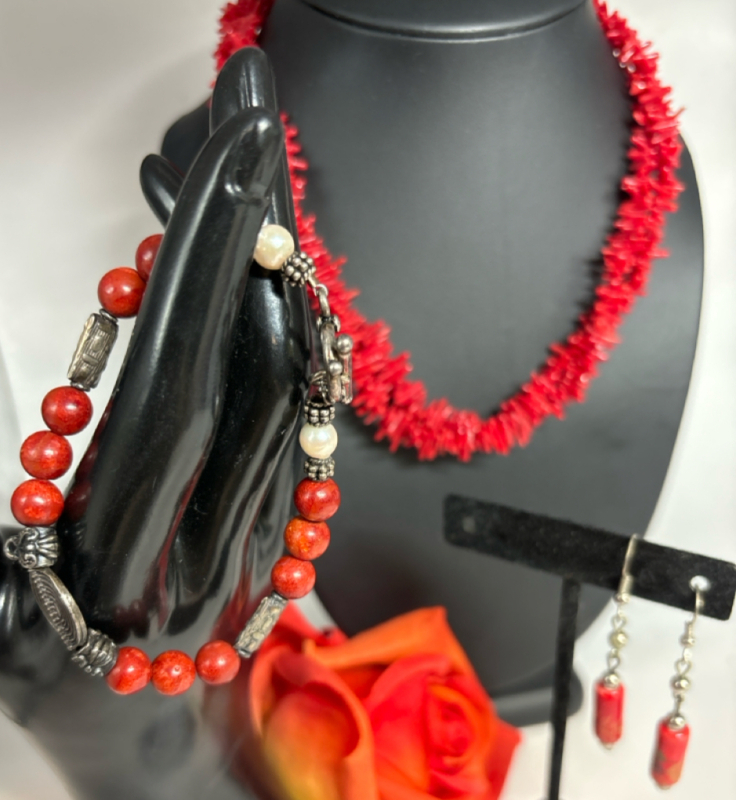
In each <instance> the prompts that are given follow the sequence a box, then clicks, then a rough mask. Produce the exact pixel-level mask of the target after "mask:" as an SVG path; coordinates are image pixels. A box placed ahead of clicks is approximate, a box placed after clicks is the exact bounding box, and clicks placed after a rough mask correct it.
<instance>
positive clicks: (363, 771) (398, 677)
mask: <svg viewBox="0 0 736 800" xmlns="http://www.w3.org/2000/svg"><path fill="white" fill-rule="evenodd" d="M247 680H248V691H247V692H246V693H243V696H242V699H241V703H242V704H241V705H240V707H237V706H236V707H234V708H233V709H232V711H233V714H234V717H235V718H234V719H233V720H232V721H233V723H234V724H236V725H238V727H239V729H240V730H241V731H242V730H243V729H245V730H246V731H247V738H246V740H245V741H244V753H243V755H244V756H245V757H246V758H247V760H248V762H249V763H250V765H251V772H252V773H253V772H256V773H257V779H256V784H257V788H258V790H259V794H260V795H261V796H262V797H268V798H270V800H430V798H445V799H447V800H449V798H458V800H459V799H460V798H462V799H463V800H495V798H497V797H498V796H499V794H500V792H501V789H502V787H503V782H504V779H505V777H506V772H507V770H508V767H509V764H510V761H511V757H512V755H513V752H514V748H515V747H516V745H517V744H518V743H519V739H520V735H519V732H518V731H517V730H516V729H515V728H512V727H511V726H510V725H507V724H506V723H504V722H502V721H501V720H499V719H498V717H497V716H496V714H495V712H494V710H493V705H492V704H491V701H490V700H489V698H488V697H487V695H486V693H485V692H484V690H483V688H482V687H481V685H480V683H479V682H478V678H477V677H476V675H475V673H474V671H473V668H472V667H471V665H470V662H469V661H468V659H467V656H466V655H465V653H464V652H463V650H462V648H461V647H460V645H459V643H458V641H457V640H456V639H455V637H454V636H453V634H452V631H451V630H450V629H449V627H448V625H447V620H446V617H445V611H444V609H442V608H428V609H421V610H419V611H414V612H412V613H409V614H405V615H403V616H401V617H397V618H396V619H393V620H391V621H389V622H386V623H384V624H383V625H379V626H378V627H376V628H373V629H371V630H369V631H365V632H364V633H361V634H359V635H358V636H355V637H354V638H352V639H346V637H345V636H344V635H343V634H342V633H341V632H339V631H331V632H328V633H321V632H319V631H317V630H315V629H314V628H312V627H311V626H310V625H309V623H308V622H306V620H305V619H304V617H303V616H302V615H301V613H300V612H299V611H298V609H297V608H296V607H295V606H294V605H293V604H291V605H290V606H289V608H287V610H286V611H285V612H284V614H283V616H282V618H281V621H280V622H279V624H278V625H277V627H276V629H275V630H274V632H273V633H272V634H271V636H270V637H269V638H268V640H267V641H266V642H265V643H264V645H263V647H262V648H261V650H260V651H259V652H258V654H257V655H256V656H255V658H254V659H253V663H252V667H251V671H250V674H249V676H248V679H247Z"/></svg>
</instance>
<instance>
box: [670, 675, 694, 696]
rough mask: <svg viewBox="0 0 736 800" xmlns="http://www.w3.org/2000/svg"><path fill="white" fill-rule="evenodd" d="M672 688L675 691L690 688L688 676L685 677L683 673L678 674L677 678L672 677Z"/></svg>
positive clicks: (683, 690)
mask: <svg viewBox="0 0 736 800" xmlns="http://www.w3.org/2000/svg"><path fill="white" fill-rule="evenodd" d="M671 683H672V688H673V689H674V690H675V691H676V692H678V693H679V692H686V691H687V690H688V689H689V688H690V685H691V684H690V678H686V677H685V676H684V675H680V676H679V677H677V678H673V679H672V681H671Z"/></svg>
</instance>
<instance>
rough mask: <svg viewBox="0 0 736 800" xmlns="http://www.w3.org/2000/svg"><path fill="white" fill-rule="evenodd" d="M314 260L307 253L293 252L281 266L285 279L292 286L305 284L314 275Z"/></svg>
mask: <svg viewBox="0 0 736 800" xmlns="http://www.w3.org/2000/svg"><path fill="white" fill-rule="evenodd" d="M315 272H316V267H315V265H314V261H312V259H311V258H310V257H309V256H308V255H307V254H306V253H303V252H302V253H292V254H291V255H290V256H289V257H288V258H287V259H286V261H285V262H284V264H283V266H282V267H281V274H282V275H283V276H284V280H285V281H286V282H287V283H288V284H290V285H291V286H304V285H305V284H306V283H307V281H308V280H309V279H310V278H312V277H314V274H315Z"/></svg>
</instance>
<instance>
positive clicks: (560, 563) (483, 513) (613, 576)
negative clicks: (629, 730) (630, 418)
mask: <svg viewBox="0 0 736 800" xmlns="http://www.w3.org/2000/svg"><path fill="white" fill-rule="evenodd" d="M444 530H445V538H446V539H447V541H448V542H449V543H450V544H454V545H457V546H458V547H465V548H469V549H470V550H475V551H476V552H478V553H485V554H486V555H491V556H496V557H497V558H502V559H505V560H506V561H511V562H513V563H515V564H520V565H523V566H526V567H532V568H533V569H538V570H542V571H544V572H549V573H552V574H553V575H559V576H561V577H562V579H563V580H562V589H561V592H560V612H559V618H558V623H557V648H556V658H555V677H554V687H553V691H554V695H553V704H552V716H551V722H552V730H553V734H554V736H553V742H552V754H551V759H550V769H549V791H548V795H547V800H559V796H560V775H561V773H562V753H563V748H564V745H565V729H566V726H567V716H568V709H569V703H570V686H571V681H572V679H573V670H572V660H573V654H574V651H575V636H576V629H577V621H578V606H579V600H580V589H581V586H582V584H583V583H587V584H591V585H593V586H599V587H601V588H602V589H609V590H611V591H615V590H616V588H617V586H618V584H619V581H620V578H621V572H622V569H623V563H624V558H625V555H626V550H627V548H628V542H629V540H628V539H627V538H626V537H623V536H620V535H619V534H615V533H608V532H607V531H602V530H597V529H595V528H587V527H584V526H583V525H575V524H573V523H570V522H564V521H562V520H556V519H551V518H549V517H544V516H541V515H538V514H528V513H526V512H523V511H517V510H515V509H512V508H508V507H506V506H500V505H497V504H495V503H482V502H479V501H478V500H470V499H467V498H464V497H458V496H457V495H449V496H448V497H447V498H446V499H445V504H444ZM630 570H631V576H632V578H633V588H632V591H631V593H632V594H634V595H636V596H637V597H643V598H644V599H645V600H653V601H654V602H655V603H663V604H665V605H668V606H673V607H674V608H682V609H685V610H687V611H691V610H692V609H693V606H694V594H693V590H692V588H691V587H690V581H691V580H692V578H694V577H695V576H702V577H704V578H707V579H708V581H709V583H710V586H709V588H708V591H707V592H705V595H704V598H705V603H704V605H703V609H702V611H701V614H702V615H703V616H706V617H713V618H714V619H720V620H727V619H728V618H729V617H730V616H731V609H732V607H733V600H734V594H736V564H731V563H729V562H727V561H720V560H718V559H716V558H707V557H706V556H701V555H697V554H696V553H688V552H685V551H683V550H675V549H674V548H672V547H662V546H661V545H658V544H652V543H651V542H647V541H643V540H642V541H640V542H639V543H638V545H637V548H636V554H635V556H634V559H633V561H632V563H631V567H630Z"/></svg>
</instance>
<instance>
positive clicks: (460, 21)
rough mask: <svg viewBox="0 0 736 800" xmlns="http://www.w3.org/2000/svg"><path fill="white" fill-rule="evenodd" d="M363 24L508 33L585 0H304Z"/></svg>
mask: <svg viewBox="0 0 736 800" xmlns="http://www.w3.org/2000/svg"><path fill="white" fill-rule="evenodd" d="M305 1H306V3H307V4H308V5H310V6H312V7H313V8H314V9H317V10H319V11H321V12H322V13H324V14H327V15H330V16H333V17H335V18H336V19H339V20H343V21H345V22H349V23H352V24H356V25H360V26H362V27H365V28H374V29H375V30H378V31H385V32H387V33H395V34H396V33H397V34H401V35H404V36H416V37H427V38H435V37H436V38H440V39H450V38H455V37H456V38H461V39H463V38H477V37H485V36H508V35H511V34H514V33H518V32H519V31H523V30H526V29H528V28H538V27H540V26H542V25H548V24H549V23H551V22H554V21H555V20H556V19H559V18H560V17H562V16H564V15H565V14H567V13H569V12H570V11H572V9H574V8H576V7H578V6H580V5H582V4H583V3H584V2H585V0H483V2H479V0H452V2H447V0H305Z"/></svg>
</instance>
